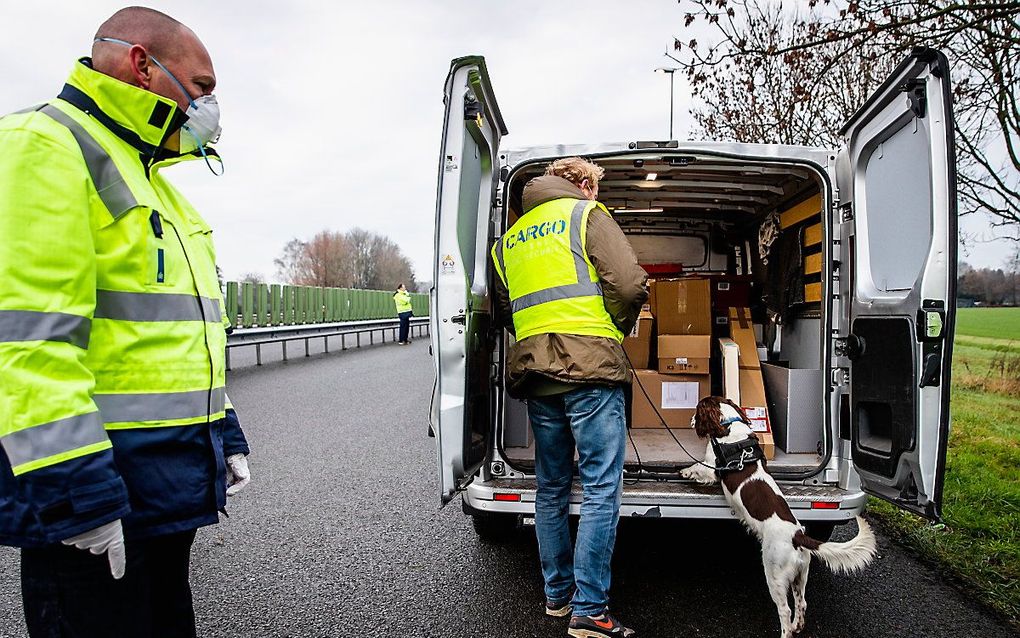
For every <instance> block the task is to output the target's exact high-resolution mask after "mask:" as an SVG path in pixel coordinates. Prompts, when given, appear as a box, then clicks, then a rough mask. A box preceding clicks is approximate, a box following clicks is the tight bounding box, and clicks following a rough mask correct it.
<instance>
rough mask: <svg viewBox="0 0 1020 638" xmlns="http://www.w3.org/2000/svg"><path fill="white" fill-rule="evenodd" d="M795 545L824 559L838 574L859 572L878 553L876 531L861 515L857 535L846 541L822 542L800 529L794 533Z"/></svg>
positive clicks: (858, 518) (858, 520)
mask: <svg viewBox="0 0 1020 638" xmlns="http://www.w3.org/2000/svg"><path fill="white" fill-rule="evenodd" d="M793 546H794V547H797V548H800V547H803V548H804V549H806V550H808V551H809V552H811V553H812V554H814V555H815V556H817V557H818V558H820V559H822V562H823V563H825V564H826V565H828V567H829V569H831V570H832V571H834V572H836V573H837V574H853V573H856V572H859V571H860V570H862V569H864V568H865V567H866V566H867V565H868V563H870V562H871V561H872V560H873V559H874V558H875V554H877V553H878V547H877V545H876V543H875V533H874V532H872V531H871V526H870V525H868V523H867V522H866V521H865V520H864V519H863V518H861V517H860V516H858V517H857V536H854V537H853V538H851V539H850V540H848V541H846V542H845V543H822V542H820V541H817V540H815V539H813V538H811V537H810V536H808V535H807V534H805V533H804V532H803V531H802V530H799V529H798V530H797V531H796V533H794V535H793Z"/></svg>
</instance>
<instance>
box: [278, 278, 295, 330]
mask: <svg viewBox="0 0 1020 638" xmlns="http://www.w3.org/2000/svg"><path fill="white" fill-rule="evenodd" d="M281 292H282V294H281V299H280V305H281V306H282V308H283V324H284V325H290V324H292V323H294V286H284V287H283V290H282V291H281Z"/></svg>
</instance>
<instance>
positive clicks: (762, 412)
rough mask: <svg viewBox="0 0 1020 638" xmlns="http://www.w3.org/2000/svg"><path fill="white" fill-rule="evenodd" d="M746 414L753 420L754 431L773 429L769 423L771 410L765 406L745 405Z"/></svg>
mask: <svg viewBox="0 0 1020 638" xmlns="http://www.w3.org/2000/svg"><path fill="white" fill-rule="evenodd" d="M741 407H743V406H741ZM744 414H746V415H747V418H748V419H749V420H750V421H751V431H752V432H771V431H772V426H771V425H770V424H769V412H768V410H766V409H765V408H764V407H761V406H759V407H744Z"/></svg>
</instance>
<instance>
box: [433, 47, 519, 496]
mask: <svg viewBox="0 0 1020 638" xmlns="http://www.w3.org/2000/svg"><path fill="white" fill-rule="evenodd" d="M444 102H445V104H446V116H445V118H444V120H443V142H442V151H441V154H440V156H439V191H438V198H437V204H436V240H435V259H436V264H435V271H434V273H433V276H434V278H433V281H434V282H435V283H434V286H435V288H434V290H435V293H434V295H435V298H434V305H433V308H432V313H431V314H432V318H431V322H432V344H433V353H434V355H435V366H436V389H435V394H434V396H433V402H434V403H433V416H434V418H433V430H434V432H435V435H436V447H437V448H438V459H439V495H440V499H441V500H442V503H443V504H446V503H448V502H449V501H450V500H451V499H453V497H454V495H456V493H457V491H458V490H460V489H461V488H463V487H464V486H465V485H466V484H467V482H468V481H469V480H470V478H471V477H472V476H474V474H475V472H476V471H477V470H478V468H479V466H481V464H482V463H483V462H484V461H485V457H486V454H487V453H488V449H489V443H490V440H489V438H490V430H491V424H492V419H493V415H494V409H493V404H492V401H493V391H492V389H493V388H492V379H493V377H492V375H493V370H492V352H493V347H494V337H493V330H492V329H491V324H492V321H491V320H492V313H491V303H490V291H489V272H490V270H491V269H490V268H489V267H488V259H489V256H488V253H489V244H490V238H491V237H492V234H493V232H494V231H493V229H494V226H493V222H492V215H493V196H494V190H495V189H494V186H495V184H496V179H497V176H498V172H499V170H498V158H497V152H498V148H499V140H500V137H502V136H503V135H506V133H507V130H506V125H505V124H503V118H502V116H501V115H500V113H499V107H498V106H497V105H496V98H495V96H494V95H493V93H492V86H491V85H490V84H489V74H488V71H487V70H486V68H485V59H484V58H482V57H477V56H475V57H466V58H458V59H456V60H454V61H453V63H452V65H451V67H450V74H449V76H447V78H446V92H445V97H444Z"/></svg>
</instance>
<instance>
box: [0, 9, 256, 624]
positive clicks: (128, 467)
mask: <svg viewBox="0 0 1020 638" xmlns="http://www.w3.org/2000/svg"><path fill="white" fill-rule="evenodd" d="M215 86H216V75H215V72H214V71H213V67H212V61H211V60H210V58H209V53H208V52H207V51H206V49H205V47H204V46H203V45H202V43H201V41H199V39H198V37H197V36H196V35H195V34H194V33H193V32H192V31H191V30H190V29H188V28H187V27H185V26H184V25H182V24H181V23H179V22H177V21H176V20H174V19H173V18H171V17H169V16H167V15H164V14H162V13H159V12H158V11H154V10H151V9H144V8H141V7H130V8H127V9H122V10H121V11H118V12H117V13H115V14H114V15H113V16H112V17H111V18H110V19H108V20H107V21H106V22H104V23H103V25H102V26H100V28H99V31H98V33H97V34H96V37H95V40H94V43H93V46H92V58H82V59H81V60H79V61H78V62H76V63H75V64H74V68H73V70H72V71H71V75H70V77H69V78H68V80H67V83H66V84H65V85H64V87H63V90H62V91H61V92H60V95H59V96H58V97H57V98H55V99H53V100H50V101H49V102H48V103H46V104H42V105H39V106H36V107H33V108H29V109H25V110H23V111H20V112H18V113H14V114H11V115H8V116H6V117H4V118H2V119H0V289H2V290H3V291H4V292H3V295H0V406H3V409H2V410H0V543H2V544H5V545H13V546H16V547H21V548H22V551H21V562H22V565H21V567H22V569H21V573H22V598H23V601H24V607H25V619H26V623H27V625H28V631H29V634H30V635H31V636H33V637H36V636H57V635H60V636H71V635H73V636H80V637H83V638H90V637H97V638H98V637H102V638H150V637H156V636H175V637H178V636H179V637H186V636H195V617H194V612H193V606H192V598H191V590H190V587H189V584H188V564H189V557H190V552H191V545H192V542H193V541H194V539H195V530H196V529H197V528H198V527H201V526H203V525H210V524H213V523H216V522H217V520H218V512H221V511H224V507H225V505H226V496H227V495H228V494H231V495H232V494H234V493H236V492H237V491H238V490H240V489H241V488H242V487H244V485H245V484H247V482H248V480H249V473H248V466H247V462H246V461H245V455H246V454H247V453H248V444H247V442H246V440H245V437H244V434H243V433H242V432H241V428H240V425H239V423H238V420H237V416H236V414H235V412H234V410H233V408H232V407H231V405H230V403H229V401H228V399H227V397H226V393H225V391H224V390H225V377H224V372H225V365H224V363H225V361H224V359H225V353H224V348H225V344H226V332H225V327H226V325H225V324H227V323H230V322H229V318H227V317H225V316H224V310H223V301H222V298H221V294H220V289H219V282H218V280H217V277H216V263H215V254H214V251H213V245H212V238H211V230H210V228H209V226H208V225H207V224H206V223H205V221H204V220H203V219H202V217H201V216H200V215H199V214H198V212H197V211H196V210H195V209H194V208H192V207H191V205H190V204H189V203H188V202H187V201H186V200H185V199H184V197H183V196H182V195H181V194H180V193H179V192H178V191H177V190H176V189H175V188H174V187H173V186H172V185H171V184H170V182H168V181H167V180H166V178H165V177H164V176H163V172H164V170H166V169H168V168H169V167H170V166H172V165H174V164H177V163H179V162H183V161H187V160H199V161H201V160H203V159H204V160H206V161H207V162H210V164H209V166H210V168H211V167H212V163H211V162H212V161H215V160H216V159H217V156H216V154H215V151H214V150H213V149H212V148H211V147H210V146H209V144H210V143H211V142H213V141H215V138H216V137H217V136H218V135H219V107H218V105H217V104H216V99H215V98H214V97H213V95H212V92H213V89H214V88H215ZM228 485H229V487H228Z"/></svg>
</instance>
